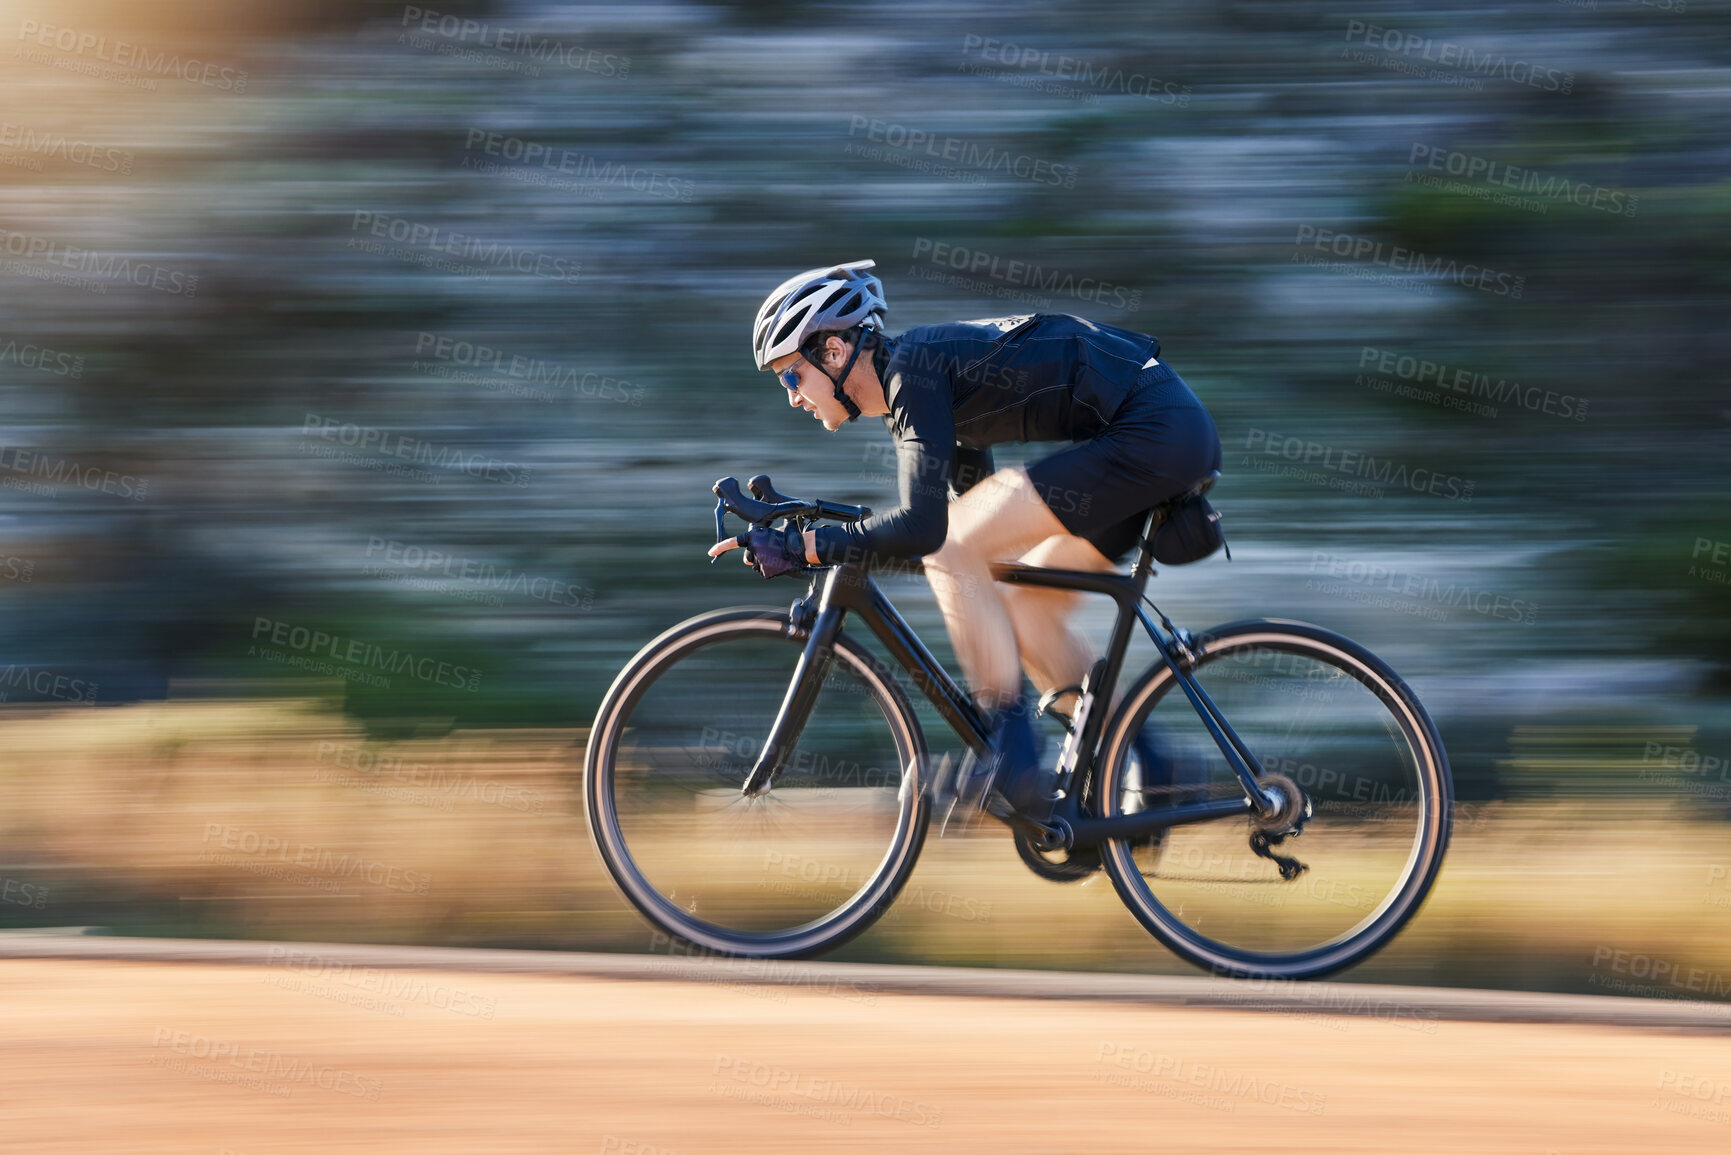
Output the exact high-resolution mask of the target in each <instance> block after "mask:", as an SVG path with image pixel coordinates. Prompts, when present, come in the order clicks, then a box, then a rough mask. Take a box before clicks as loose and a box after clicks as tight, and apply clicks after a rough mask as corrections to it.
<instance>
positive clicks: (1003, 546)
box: [925, 466, 1091, 709]
mask: <svg viewBox="0 0 1731 1155" xmlns="http://www.w3.org/2000/svg"><path fill="white" fill-rule="evenodd" d="M949 515H950V528H949V535H948V537H947V538H946V539H945V541H944V546H943V548H942V549H940V550H938V552H936V553H934V554H928V555H927V556H926V559H925V566H926V575H927V577H928V578H930V580H931V584H932V592H933V593H934V594H935V595H936V596H937V600H938V608H939V609H940V610H942V611H943V615H944V624H945V625H946V626H948V627H949V631H950V642H951V644H952V645H954V646H955V650H956V659H957V660H958V661H959V662H960V663H961V666H962V672H963V674H965V675H966V677H967V680H968V685H969V687H970V688H971V689H972V690H973V692H974V697H975V699H976V700H977V701H978V702H979V703H980V705H981V706H983V707H985V708H987V709H996V708H998V707H1000V706H1005V705H1008V704H1010V703H1012V702H1014V701H1016V700H1017V699H1018V698H1019V697H1020V696H1021V685H1022V664H1021V661H1020V660H1019V657H1018V654H1017V645H1016V627H1015V624H1014V622H1013V621H1012V620H1011V617H1010V613H1009V610H1008V608H1007V607H1006V606H1005V603H1004V598H1003V596H1002V587H1000V586H999V585H998V584H997V583H996V582H994V581H993V580H992V572H991V568H990V566H991V563H992V562H995V561H1014V560H1016V559H1018V558H1020V557H1022V556H1023V555H1025V554H1026V553H1028V551H1029V550H1032V549H1034V548H1035V547H1037V546H1039V545H1040V544H1041V543H1042V542H1044V541H1046V540H1047V539H1048V538H1051V537H1053V536H1054V535H1063V534H1064V532H1065V531H1064V526H1063V524H1062V523H1061V522H1059V520H1058V519H1057V517H1056V516H1055V515H1054V514H1053V513H1052V511H1051V510H1050V509H1049V508H1048V507H1047V506H1046V503H1045V502H1044V501H1043V500H1041V498H1040V495H1039V494H1038V493H1037V492H1036V491H1035V490H1034V483H1033V482H1032V481H1030V480H1028V474H1027V473H1026V471H1024V470H1023V469H1022V468H1021V467H1019V466H1017V467H1012V468H1009V469H1000V470H998V471H997V472H996V473H994V474H992V475H991V476H990V477H988V478H986V479H985V480H983V481H981V482H980V483H979V484H977V485H975V486H974V487H973V488H972V489H970V490H968V492H966V493H964V494H963V495H962V496H961V497H959V498H957V499H956V501H955V502H953V503H952V504H951V505H950V510H949ZM1084 544H1086V543H1084ZM1090 548H1091V547H1090Z"/></svg>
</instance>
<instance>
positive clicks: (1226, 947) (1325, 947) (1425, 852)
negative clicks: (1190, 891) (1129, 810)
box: [1090, 620, 1453, 979]
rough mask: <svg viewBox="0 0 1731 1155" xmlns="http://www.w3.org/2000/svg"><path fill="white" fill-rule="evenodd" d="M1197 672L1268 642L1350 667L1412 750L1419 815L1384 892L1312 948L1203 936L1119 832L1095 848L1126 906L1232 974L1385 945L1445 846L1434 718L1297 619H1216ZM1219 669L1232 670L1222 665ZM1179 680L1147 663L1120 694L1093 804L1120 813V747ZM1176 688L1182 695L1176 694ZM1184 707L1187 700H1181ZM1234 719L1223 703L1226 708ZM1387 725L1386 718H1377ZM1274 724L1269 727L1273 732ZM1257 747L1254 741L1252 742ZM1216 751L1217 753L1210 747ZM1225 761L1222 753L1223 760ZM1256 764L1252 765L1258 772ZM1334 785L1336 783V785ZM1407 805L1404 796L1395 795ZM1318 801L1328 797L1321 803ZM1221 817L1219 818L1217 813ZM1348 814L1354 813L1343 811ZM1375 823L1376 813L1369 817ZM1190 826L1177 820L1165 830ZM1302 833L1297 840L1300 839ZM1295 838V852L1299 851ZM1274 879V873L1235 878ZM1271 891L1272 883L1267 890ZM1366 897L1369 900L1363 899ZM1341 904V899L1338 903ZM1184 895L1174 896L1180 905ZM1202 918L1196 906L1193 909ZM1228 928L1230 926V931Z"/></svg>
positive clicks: (1192, 955)
mask: <svg viewBox="0 0 1731 1155" xmlns="http://www.w3.org/2000/svg"><path fill="white" fill-rule="evenodd" d="M1192 648H1193V650H1194V651H1195V653H1196V655H1197V662H1196V666H1195V667H1194V669H1195V671H1196V672H1197V673H1201V672H1202V671H1204V670H1206V668H1207V667H1208V666H1209V665H1210V664H1211V663H1214V662H1218V661H1221V660H1223V659H1224V658H1226V657H1228V656H1230V655H1233V654H1236V653H1240V652H1243V651H1250V650H1252V649H1256V650H1266V651H1269V652H1273V653H1275V654H1281V653H1284V654H1287V655H1295V656H1302V657H1304V658H1306V659H1308V660H1311V661H1314V662H1316V663H1317V664H1319V665H1321V666H1326V667H1331V668H1333V669H1335V670H1338V671H1339V672H1340V673H1342V674H1345V675H1347V676H1348V677H1350V678H1352V679H1353V680H1354V681H1355V682H1357V683H1358V684H1359V685H1360V686H1362V687H1364V688H1365V689H1367V690H1369V691H1370V693H1371V694H1372V695H1373V696H1374V697H1375V699H1376V700H1377V701H1379V702H1380V703H1381V704H1382V706H1383V707H1384V708H1386V710H1387V711H1388V712H1389V715H1390V717H1391V718H1392V719H1393V721H1394V723H1395V724H1396V726H1397V727H1398V729H1399V732H1400V733H1401V734H1402V735H1403V736H1404V738H1405V740H1406V742H1407V743H1408V747H1409V749H1410V750H1411V751H1412V752H1413V754H1414V758H1413V765H1414V768H1415V774H1414V781H1415V782H1416V783H1417V784H1418V785H1417V788H1416V790H1415V791H1414V795H1415V796H1414V798H1413V799H1412V800H1411V801H1412V803H1414V804H1415V807H1414V808H1415V809H1416V811H1417V815H1418V820H1417V822H1416V825H1415V828H1414V834H1413V840H1414V841H1413V845H1412V847H1411V851H1410V853H1409V854H1408V857H1407V861H1406V863H1405V866H1404V868H1403V869H1402V870H1401V871H1400V874H1399V878H1398V883H1397V885H1395V886H1394V887H1393V888H1391V889H1390V890H1389V891H1388V892H1387V894H1386V896H1385V897H1384V898H1383V899H1382V901H1381V902H1380V903H1379V904H1377V905H1376V906H1375V907H1374V909H1373V910H1372V911H1371V913H1370V915H1368V916H1366V917H1365V918H1363V919H1362V920H1361V921H1360V922H1359V923H1358V924H1356V925H1355V926H1353V927H1352V928H1351V929H1350V931H1348V932H1346V933H1343V934H1341V935H1339V936H1337V937H1335V938H1333V939H1330V940H1329V941H1326V942H1323V943H1319V944H1317V945H1315V946H1314V947H1312V948H1309V949H1304V950H1296V951H1290V952H1286V951H1278V950H1276V951H1266V950H1252V949H1246V948H1244V947H1242V946H1236V945H1232V944H1228V943H1226V942H1223V941H1221V940H1220V938H1218V937H1213V936H1211V935H1205V934H1203V933H1202V932H1201V931H1200V930H1198V929H1197V928H1196V927H1194V926H1192V925H1190V924H1189V923H1188V922H1186V921H1185V920H1184V918H1182V917H1180V913H1177V912H1174V911H1173V910H1171V909H1170V908H1169V906H1168V905H1166V904H1165V903H1163V902H1162V901H1161V900H1160V899H1159V898H1158V897H1157V896H1156V895H1155V893H1154V888H1153V887H1151V886H1150V885H1149V883H1148V879H1147V878H1145V877H1144V875H1143V873H1142V871H1141V869H1140V868H1139V866H1138V864H1137V863H1136V861H1135V858H1134V854H1133V848H1132V847H1131V845H1130V844H1129V843H1127V842H1125V841H1124V840H1116V839H1115V840H1112V841H1110V842H1108V843H1107V844H1106V845H1105V846H1104V847H1103V854H1102V857H1103V859H1104V864H1105V868H1106V872H1107V874H1108V875H1109V876H1110V877H1111V879H1112V885H1113V887H1114V888H1115V889H1116V890H1117V892H1118V897H1119V899H1120V900H1121V901H1123V903H1124V905H1125V907H1126V908H1128V909H1129V911H1130V913H1131V914H1132V915H1134V916H1135V918H1136V919H1137V921H1138V922H1140V923H1141V924H1142V925H1143V927H1144V928H1146V929H1147V930H1148V931H1149V932H1150V933H1151V934H1153V936H1154V937H1155V938H1156V939H1158V940H1159V941H1160V942H1161V943H1162V944H1164V945H1165V946H1166V947H1167V948H1168V949H1170V950H1172V951H1173V952H1174V953H1175V954H1177V955H1179V956H1180V957H1182V958H1184V959H1186V960H1188V961H1189V962H1191V963H1194V964H1195V965H1197V966H1199V967H1202V968H1204V969H1206V970H1208V971H1210V972H1212V973H1214V974H1217V975H1226V976H1231V977H1234V978H1281V979H1305V978H1316V977H1319V976H1321V975H1325V974H1329V973H1332V972H1334V971H1338V970H1341V969H1342V968H1344V967H1348V966H1351V965H1353V964H1354V963H1357V962H1360V961H1362V960H1363V959H1365V958H1366V957H1368V956H1369V955H1371V954H1373V953H1374V952H1375V951H1377V950H1379V949H1380V948H1381V947H1382V946H1383V945H1385V944H1386V943H1387V942H1388V941H1389V939H1390V938H1392V937H1393V936H1394V935H1395V934H1396V933H1397V932H1398V931H1399V930H1400V929H1401V927H1403V926H1404V925H1405V924H1406V923H1407V921H1408V920H1409V919H1410V918H1411V917H1412V916H1413V914H1414V913H1416V912H1417V910H1418V908H1419V906H1420V905H1421V903H1422V902H1423V901H1424V898H1425V896H1426V895H1427V894H1428V893H1429V891H1430V888H1431V885H1432V884H1433V883H1434V881H1435V879H1436V874H1437V871H1438V869H1439V868H1440V866H1441V864H1442V859H1443V854H1444V852H1445V851H1446V849H1447V847H1448V841H1449V833H1450V827H1451V818H1452V806H1453V803H1452V783H1451V778H1450V772H1449V766H1448V757H1447V754H1446V752H1445V751H1444V749H1443V745H1442V741H1441V739H1440V737H1439V736H1438V734H1437V730H1436V726H1435V724H1434V723H1433V722H1432V721H1431V719H1430V715H1429V714H1428V713H1426V712H1425V709H1424V707H1423V706H1422V705H1421V704H1420V703H1419V701H1418V698H1417V696H1416V695H1415V694H1414V693H1413V692H1412V690H1411V688H1410V687H1408V686H1407V685H1406V683H1405V682H1404V681H1402V680H1401V678H1400V677H1399V676H1398V675H1397V674H1396V673H1395V672H1394V671H1393V670H1392V669H1391V668H1390V667H1389V666H1388V665H1387V664H1386V663H1385V662H1383V661H1382V660H1381V659H1379V658H1377V657H1376V656H1375V655H1374V654H1372V653H1370V652H1369V651H1368V650H1366V649H1365V648H1364V647H1362V646H1360V645H1358V644H1357V643H1354V642H1352V641H1351V640H1349V639H1347V638H1345V637H1342V636H1341V635H1339V634H1336V633H1334V632H1333V631H1330V630H1326V629H1322V628H1321V627H1318V626H1312V625H1308V624H1306V623H1303V622H1292V621H1284V620H1261V621H1244V622H1234V623H1231V624H1228V625H1224V626H1219V627H1217V628H1215V629H1213V630H1211V631H1209V632H1207V633H1205V634H1202V635H1200V636H1198V637H1197V638H1196V639H1195V640H1194V644H1193V647H1192ZM1221 676H1222V677H1228V676H1230V675H1227V674H1224V673H1223V674H1222V675H1221ZM1176 686H1177V681H1176V679H1175V678H1174V677H1173V675H1172V672H1171V671H1170V670H1169V669H1168V668H1167V667H1166V665H1165V664H1164V663H1159V664H1157V665H1155V666H1153V667H1151V668H1150V669H1149V670H1148V671H1146V672H1145V673H1144V674H1143V675H1142V676H1141V677H1140V678H1139V679H1138V680H1137V682H1136V683H1135V684H1134V685H1133V686H1132V687H1131V688H1130V689H1129V690H1128V691H1127V692H1126V693H1125V695H1124V697H1123V700H1122V702H1121V703H1120V705H1119V707H1118V709H1117V711H1116V712H1115V713H1114V715H1113V717H1112V719H1111V721H1110V722H1109V723H1108V725H1107V728H1106V731H1105V736H1104V738H1103V739H1102V742H1101V755H1100V758H1099V760H1098V762H1097V765H1096V770H1095V773H1094V775H1092V776H1091V777H1092V781H1091V782H1090V786H1091V788H1092V791H1093V798H1094V799H1095V800H1096V803H1095V804H1096V806H1097V807H1099V808H1100V809H1101V811H1102V812H1103V813H1105V814H1107V815H1116V814H1119V813H1123V812H1124V802H1123V797H1122V793H1123V791H1122V790H1121V789H1120V776H1121V775H1122V774H1123V773H1124V767H1125V766H1126V764H1127V761H1128V760H1127V758H1126V756H1125V755H1126V752H1127V750H1128V748H1129V746H1130V743H1131V740H1132V739H1133V737H1134V736H1135V734H1136V733H1137V732H1138V731H1139V730H1140V728H1141V726H1142V725H1143V724H1144V720H1145V719H1146V718H1147V717H1148V715H1149V714H1150V713H1151V712H1152V711H1153V710H1154V708H1155V707H1156V706H1158V705H1159V703H1160V701H1161V700H1162V699H1163V698H1164V697H1165V696H1166V695H1167V693H1168V692H1169V691H1171V690H1172V689H1173V688H1175V687H1176ZM1181 698H1182V695H1180V699H1181ZM1182 705H1183V707H1184V708H1185V709H1189V704H1188V703H1187V702H1184V703H1182ZM1223 712H1224V713H1225V714H1226V717H1227V721H1228V722H1232V721H1233V719H1232V715H1231V712H1230V711H1224V710H1223ZM1384 724H1385V725H1386V720H1385V722H1384ZM1270 732H1271V733H1272V732H1273V731H1272V730H1271V731H1270ZM1251 745H1252V752H1253V753H1255V752H1256V749H1255V743H1254V742H1252V743H1251ZM1216 753H1218V752H1217V751H1216ZM1221 764H1222V765H1224V758H1222V759H1221ZM1262 770H1263V768H1258V773H1259V774H1260V773H1262ZM1337 792H1338V790H1337ZM1399 801H1400V802H1401V804H1402V805H1403V806H1404V805H1406V800H1405V799H1401V800H1399ZM1321 805H1324V806H1326V805H1328V804H1327V803H1326V802H1325V803H1322V804H1321ZM1223 821H1224V820H1223ZM1347 821H1348V822H1350V821H1351V820H1350V819H1349V820H1347ZM1366 821H1367V822H1372V823H1374V822H1375V821H1376V820H1375V819H1367V820H1366ZM1190 829H1195V828H1192V827H1178V828H1174V830H1173V831H1172V832H1170V833H1174V834H1175V833H1177V832H1178V831H1183V830H1190ZM1298 841H1299V842H1302V841H1303V839H1302V838H1299V840H1298ZM1303 849H1304V848H1303V847H1298V846H1297V845H1296V844H1295V849H1294V850H1293V854H1294V855H1296V854H1298V853H1300V852H1302V851H1303ZM1238 881H1239V882H1241V883H1248V882H1251V881H1255V882H1261V881H1269V882H1277V881H1279V880H1274V879H1245V878H1243V877H1242V876H1240V878H1239V879H1238ZM1274 893H1278V890H1276V891H1274ZM1367 901H1368V900H1367ZM1342 905H1345V904H1344V903H1343V904H1342ZM1182 910H1183V904H1180V912H1181V911H1182ZM1191 918H1192V921H1194V922H1197V923H1200V922H1201V921H1202V917H1201V916H1200V915H1193V916H1191ZM1231 930H1232V928H1230V927H1229V928H1228V932H1229V933H1230V932H1231Z"/></svg>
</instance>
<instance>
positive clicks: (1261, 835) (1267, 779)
mask: <svg viewBox="0 0 1731 1155" xmlns="http://www.w3.org/2000/svg"><path fill="white" fill-rule="evenodd" d="M1257 781H1258V782H1259V783H1260V784H1261V785H1262V788H1263V789H1264V790H1268V791H1270V792H1272V793H1275V794H1277V795H1278V796H1279V798H1280V805H1279V806H1277V807H1275V808H1274V809H1273V810H1270V811H1269V812H1267V813H1266V814H1256V813H1252V814H1251V816H1250V824H1251V826H1252V827H1253V828H1254V829H1252V830H1251V832H1250V852H1251V853H1252V854H1254V855H1256V857H1258V858H1266V859H1268V860H1269V861H1270V862H1272V863H1274V865H1275V866H1277V867H1279V868H1280V877H1281V879H1282V880H1284V881H1286V882H1291V881H1292V880H1293V879H1295V878H1297V877H1298V876H1299V875H1301V874H1303V873H1304V872H1305V871H1307V870H1309V869H1310V867H1309V866H1307V865H1305V864H1304V863H1302V862H1300V861H1298V859H1296V858H1292V857H1289V856H1287V855H1284V854H1277V853H1275V850H1274V848H1275V847H1276V846H1279V845H1280V844H1281V843H1282V842H1285V841H1286V840H1287V839H1288V838H1296V837H1297V836H1298V835H1300V834H1303V833H1304V824H1305V823H1306V822H1308V821H1309V820H1310V815H1311V808H1310V797H1309V796H1308V795H1307V794H1305V792H1304V791H1303V790H1302V789H1300V788H1299V785H1298V783H1296V782H1294V781H1293V780H1292V779H1290V778H1288V777H1287V776H1286V775H1284V774H1264V775H1263V776H1262V777H1261V778H1259V779H1258V780H1257Z"/></svg>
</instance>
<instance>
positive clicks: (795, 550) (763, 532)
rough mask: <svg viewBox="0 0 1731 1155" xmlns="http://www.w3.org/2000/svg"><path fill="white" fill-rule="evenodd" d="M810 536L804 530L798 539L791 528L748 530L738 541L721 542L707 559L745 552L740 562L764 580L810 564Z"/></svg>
mask: <svg viewBox="0 0 1731 1155" xmlns="http://www.w3.org/2000/svg"><path fill="white" fill-rule="evenodd" d="M813 536H814V535H813V534H812V533H811V532H810V531H809V530H808V531H807V532H806V534H805V536H804V537H803V538H802V537H801V535H800V534H799V533H798V531H796V530H795V529H794V527H793V526H792V525H788V526H784V527H783V528H781V529H752V530H748V531H747V532H745V533H742V534H740V535H739V536H738V537H729V538H723V539H722V540H721V541H718V542H716V543H715V544H714V545H713V546H711V547H710V548H709V556H710V557H718V556H719V555H721V554H724V553H726V552H727V551H728V550H730V549H739V548H741V547H743V548H744V549H745V557H744V559H743V560H744V562H745V564H746V565H754V566H756V567H757V572H758V573H760V574H762V575H763V576H764V577H766V578H772V577H780V576H781V575H782V574H784V573H792V572H793V571H795V570H802V569H804V568H805V567H806V566H807V564H813V565H815V564H816V563H815V562H813V561H811V548H812V545H813V542H812V540H811V539H812V537H813Z"/></svg>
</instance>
